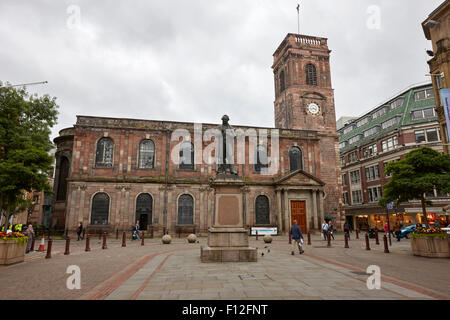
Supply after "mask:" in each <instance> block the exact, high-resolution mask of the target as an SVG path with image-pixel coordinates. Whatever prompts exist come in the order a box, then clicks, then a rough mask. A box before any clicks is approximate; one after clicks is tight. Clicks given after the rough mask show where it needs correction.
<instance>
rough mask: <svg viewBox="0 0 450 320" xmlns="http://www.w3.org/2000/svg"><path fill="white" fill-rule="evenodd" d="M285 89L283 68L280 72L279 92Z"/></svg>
mask: <svg viewBox="0 0 450 320" xmlns="http://www.w3.org/2000/svg"><path fill="white" fill-rule="evenodd" d="M284 89H286V82H285V78H284V70H283V71H281V72H280V93H281V92H283V91H284Z"/></svg>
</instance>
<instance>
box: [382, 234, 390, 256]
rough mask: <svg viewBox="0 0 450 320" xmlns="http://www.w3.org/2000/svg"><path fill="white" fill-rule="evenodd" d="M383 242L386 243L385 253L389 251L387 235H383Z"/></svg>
mask: <svg viewBox="0 0 450 320" xmlns="http://www.w3.org/2000/svg"><path fill="white" fill-rule="evenodd" d="M383 243H384V253H389V248H388V244H387V237H386V235H384V236H383Z"/></svg>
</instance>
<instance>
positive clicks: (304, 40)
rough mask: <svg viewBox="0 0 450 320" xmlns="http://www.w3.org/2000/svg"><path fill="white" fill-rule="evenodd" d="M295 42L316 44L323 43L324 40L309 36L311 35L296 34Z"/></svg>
mask: <svg viewBox="0 0 450 320" xmlns="http://www.w3.org/2000/svg"><path fill="white" fill-rule="evenodd" d="M295 42H296V43H300V44H310V45H314V46H320V45H322V40H320V39H317V38H315V37H309V36H300V35H296V36H295ZM324 44H326V43H324Z"/></svg>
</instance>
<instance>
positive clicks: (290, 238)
mask: <svg viewBox="0 0 450 320" xmlns="http://www.w3.org/2000/svg"><path fill="white" fill-rule="evenodd" d="M289 244H292V234H291V231H289Z"/></svg>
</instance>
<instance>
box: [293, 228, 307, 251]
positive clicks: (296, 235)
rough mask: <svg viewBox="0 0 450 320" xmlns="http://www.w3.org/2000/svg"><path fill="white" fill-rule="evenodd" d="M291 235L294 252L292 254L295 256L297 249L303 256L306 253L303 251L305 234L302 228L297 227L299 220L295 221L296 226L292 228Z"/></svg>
mask: <svg viewBox="0 0 450 320" xmlns="http://www.w3.org/2000/svg"><path fill="white" fill-rule="evenodd" d="M291 235H292V252H291V254H292V255H294V251H295V250H296V249H298V250H299V253H300V254H302V253H304V252H305V251H303V234H302V230H301V229H300V227H299V226H298V225H297V220H294V224H293V225H292V227H291Z"/></svg>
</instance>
